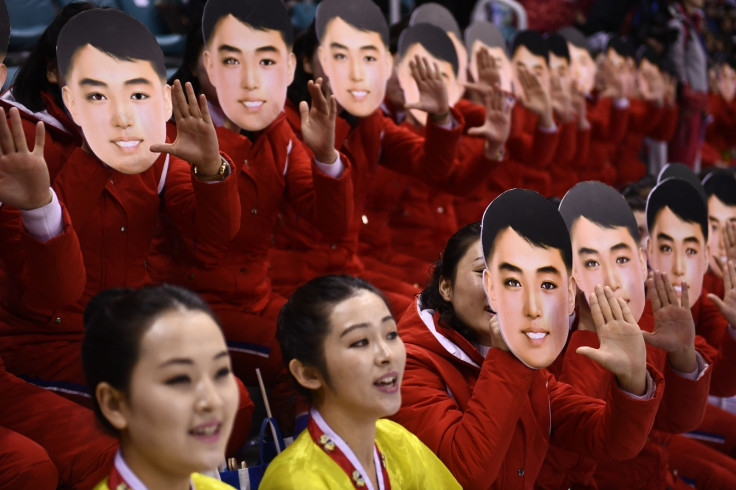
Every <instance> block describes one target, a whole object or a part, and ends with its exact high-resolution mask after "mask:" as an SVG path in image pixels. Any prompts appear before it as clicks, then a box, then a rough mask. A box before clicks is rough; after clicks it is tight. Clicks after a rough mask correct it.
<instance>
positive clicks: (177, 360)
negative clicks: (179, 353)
mask: <svg viewBox="0 0 736 490" xmlns="http://www.w3.org/2000/svg"><path fill="white" fill-rule="evenodd" d="M193 364H194V361H192V360H191V359H186V358H183V357H176V358H174V359H169V360H168V361H165V362H162V363H161V364H159V366H158V367H159V368H163V367H166V366H172V365H185V366H191V365H193Z"/></svg>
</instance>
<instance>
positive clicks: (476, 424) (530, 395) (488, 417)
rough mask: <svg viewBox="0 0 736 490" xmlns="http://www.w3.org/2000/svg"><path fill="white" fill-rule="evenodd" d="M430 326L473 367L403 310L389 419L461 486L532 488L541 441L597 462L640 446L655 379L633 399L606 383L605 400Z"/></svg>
mask: <svg viewBox="0 0 736 490" xmlns="http://www.w3.org/2000/svg"><path fill="white" fill-rule="evenodd" d="M436 321H437V318H436V315H435V323H434V324H435V326H436V330H437V332H438V333H439V335H441V336H443V337H445V338H446V339H448V340H449V341H451V342H452V343H454V344H455V346H457V351H462V352H464V353H465V354H466V355H467V356H468V358H469V360H471V361H472V363H471V362H466V361H463V360H460V359H459V358H458V357H455V356H454V355H452V354H450V352H449V351H448V350H446V348H445V347H443V345H442V344H440V342H439V341H438V340H437V338H436V337H435V335H433V334H432V332H431V331H430V330H429V328H428V327H427V326H426V325H425V324H424V323H423V321H422V319H421V318H420V316H419V314H418V310H417V305H416V304H414V305H412V307H411V308H410V309H409V310H407V312H406V313H405V314H404V316H403V317H402V319H401V321H400V322H399V332H400V333H401V337H402V339H403V340H404V343H405V344H406V349H407V365H406V371H405V373H404V380H403V383H402V386H401V392H402V408H401V409H400V410H399V412H398V413H397V414H396V415H394V416H393V417H392V418H393V419H394V420H396V421H397V422H399V423H401V424H402V425H404V426H405V427H406V428H407V429H409V430H411V431H412V432H413V433H414V434H416V435H417V436H418V437H419V438H420V439H421V440H422V441H423V442H424V443H425V444H426V445H427V446H428V447H429V448H430V449H432V450H433V451H435V453H437V455H438V456H439V458H440V459H441V460H442V461H443V462H444V463H445V465H447V467H448V468H449V469H450V471H451V472H452V473H453V475H454V476H455V478H457V479H458V482H459V483H460V484H461V485H462V486H463V488H468V489H473V488H512V489H513V488H533V486H534V482H535V480H536V478H537V475H538V473H539V470H540V468H541V466H542V462H543V459H544V456H545V454H546V452H547V448H548V446H549V444H550V442H551V443H553V444H557V445H560V446H561V447H565V448H566V449H569V450H574V451H579V452H581V453H583V454H589V455H591V456H593V457H601V458H602V457H611V458H617V459H620V458H628V457H632V456H633V455H635V454H636V453H638V452H639V451H640V450H641V447H642V446H643V444H644V442H645V438H646V434H647V433H648V432H649V430H650V428H651V425H652V423H653V420H654V416H655V413H656V410H657V407H658V406H659V401H660V399H661V396H662V390H663V386H662V380H661V377H660V376H659V374H658V373H656V372H653V373H652V374H653V377H654V379H655V383H657V392H656V394H655V396H654V397H653V399H651V400H649V401H639V400H633V399H631V398H629V397H628V396H626V395H625V394H623V393H622V392H621V391H620V390H619V389H618V388H617V387H616V384H615V382H611V383H609V391H608V393H607V396H606V400H607V401H608V403H607V404H606V403H605V402H603V401H601V400H595V399H592V398H590V397H587V396H583V395H580V394H579V393H578V392H576V391H575V390H574V389H573V388H572V387H571V386H569V385H567V384H565V383H562V382H558V381H557V380H556V379H555V378H554V377H553V376H552V375H551V374H550V373H549V372H547V371H546V370H533V369H529V368H527V367H526V366H524V365H523V364H522V363H520V362H519V361H518V360H517V359H516V358H514V357H513V356H512V355H511V354H509V353H506V352H503V351H500V350H498V349H491V350H490V351H489V352H488V354H487V355H486V357H485V359H484V358H482V357H481V356H480V354H479V353H478V351H477V350H476V349H475V348H474V347H473V346H472V345H471V344H470V343H469V342H468V341H467V340H465V339H464V338H463V337H462V336H460V334H458V333H457V332H456V331H454V330H450V329H447V328H444V327H442V326H440V325H437V323H436ZM611 381H612V378H611ZM550 434H551V436H550Z"/></svg>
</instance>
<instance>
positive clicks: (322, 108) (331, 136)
mask: <svg viewBox="0 0 736 490" xmlns="http://www.w3.org/2000/svg"><path fill="white" fill-rule="evenodd" d="M324 86H325V91H326V92H324V93H323V91H322V87H323V82H322V78H318V79H317V81H315V82H313V81H311V80H310V81H309V82H308V83H307V89H308V90H309V95H311V97H312V107H311V108H310V107H309V104H307V102H306V101H304V100H303V101H301V102H300V103H299V113H300V114H301V118H302V137H303V140H304V143H305V144H306V145H307V146H308V147H309V148H310V149H311V150H312V152H313V153H314V158H316V159H317V161H319V162H322V163H335V161H337V150H335V118H336V117H337V101H335V96H334V95H332V93H331V91H330V90H329V86H328V85H327V84H324ZM325 93H326V94H328V95H325Z"/></svg>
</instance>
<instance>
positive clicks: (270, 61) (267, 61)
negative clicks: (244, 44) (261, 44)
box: [259, 58, 276, 66]
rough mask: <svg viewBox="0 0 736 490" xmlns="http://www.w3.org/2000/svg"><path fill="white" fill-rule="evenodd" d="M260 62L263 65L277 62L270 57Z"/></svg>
mask: <svg viewBox="0 0 736 490" xmlns="http://www.w3.org/2000/svg"><path fill="white" fill-rule="evenodd" d="M259 63H260V64H261V65H263V66H272V65H275V64H276V62H275V61H274V60H272V59H270V58H264V59H262V60H261V61H260V62H259Z"/></svg>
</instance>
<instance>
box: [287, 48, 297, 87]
mask: <svg viewBox="0 0 736 490" xmlns="http://www.w3.org/2000/svg"><path fill="white" fill-rule="evenodd" d="M286 69H287V71H288V75H289V82H288V83H287V84H286V85H287V86H289V85H291V82H293V81H294V72H295V71H296V55H295V54H294V52H293V51H290V52H289V55H288V56H287V57H286Z"/></svg>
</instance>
